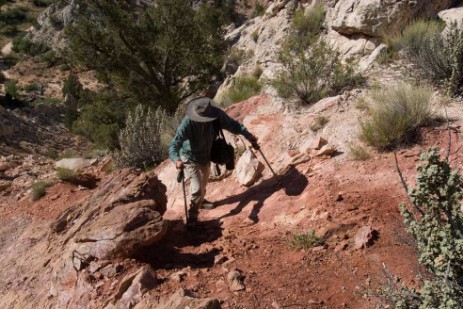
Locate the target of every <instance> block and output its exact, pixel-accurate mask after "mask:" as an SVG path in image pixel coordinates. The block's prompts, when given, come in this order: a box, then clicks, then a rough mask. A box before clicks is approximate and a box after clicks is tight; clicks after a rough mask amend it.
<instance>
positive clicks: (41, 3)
mask: <svg viewBox="0 0 463 309" xmlns="http://www.w3.org/2000/svg"><path fill="white" fill-rule="evenodd" d="M54 1H55V0H31V1H30V2H32V4H33V5H35V6H37V7H47V6H49V5H50V4H52V3H53V2H54Z"/></svg>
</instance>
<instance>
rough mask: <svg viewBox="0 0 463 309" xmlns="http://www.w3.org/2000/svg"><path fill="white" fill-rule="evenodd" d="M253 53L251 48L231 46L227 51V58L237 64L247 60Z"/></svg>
mask: <svg viewBox="0 0 463 309" xmlns="http://www.w3.org/2000/svg"><path fill="white" fill-rule="evenodd" d="M253 55H254V51H253V50H247V51H246V50H244V49H242V48H237V47H232V48H231V49H230V50H229V51H228V56H227V58H228V60H230V61H233V62H234V63H236V64H237V65H241V64H243V63H244V62H246V61H248V60H249V59H251V58H252V56H253Z"/></svg>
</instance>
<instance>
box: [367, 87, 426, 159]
mask: <svg viewBox="0 0 463 309" xmlns="http://www.w3.org/2000/svg"><path fill="white" fill-rule="evenodd" d="M432 93H433V90H432V88H431V87H429V86H416V85H411V84H405V83H400V84H397V85H395V86H392V87H388V88H384V89H378V90H373V91H372V94H371V95H372V99H373V101H374V104H373V105H372V106H371V108H370V109H369V114H370V115H369V116H370V117H369V119H368V120H366V121H362V120H361V121H360V127H361V133H360V138H361V139H362V140H363V141H365V142H366V143H367V144H369V145H371V146H374V147H376V148H378V149H380V150H385V149H390V148H394V147H397V146H398V145H399V144H401V143H407V142H411V141H413V140H414V138H415V137H416V131H417V129H418V128H419V127H421V126H423V125H425V124H426V123H428V122H429V121H430V120H431V119H432V117H433V112H432V108H431V97H432Z"/></svg>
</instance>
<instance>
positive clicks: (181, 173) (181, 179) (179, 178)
mask: <svg viewBox="0 0 463 309" xmlns="http://www.w3.org/2000/svg"><path fill="white" fill-rule="evenodd" d="M177 182H178V183H180V182H181V183H182V188H183V202H184V205H185V220H186V227H187V229H188V223H189V222H188V207H187V202H186V188H185V172H184V170H183V166H182V167H181V168H180V171H179V172H178V175H177Z"/></svg>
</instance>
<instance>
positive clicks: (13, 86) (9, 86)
mask: <svg viewBox="0 0 463 309" xmlns="http://www.w3.org/2000/svg"><path fill="white" fill-rule="evenodd" d="M5 93H7V94H9V95H11V96H12V97H13V98H18V86H17V81H16V80H14V79H10V80H8V81H6V82H5Z"/></svg>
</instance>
